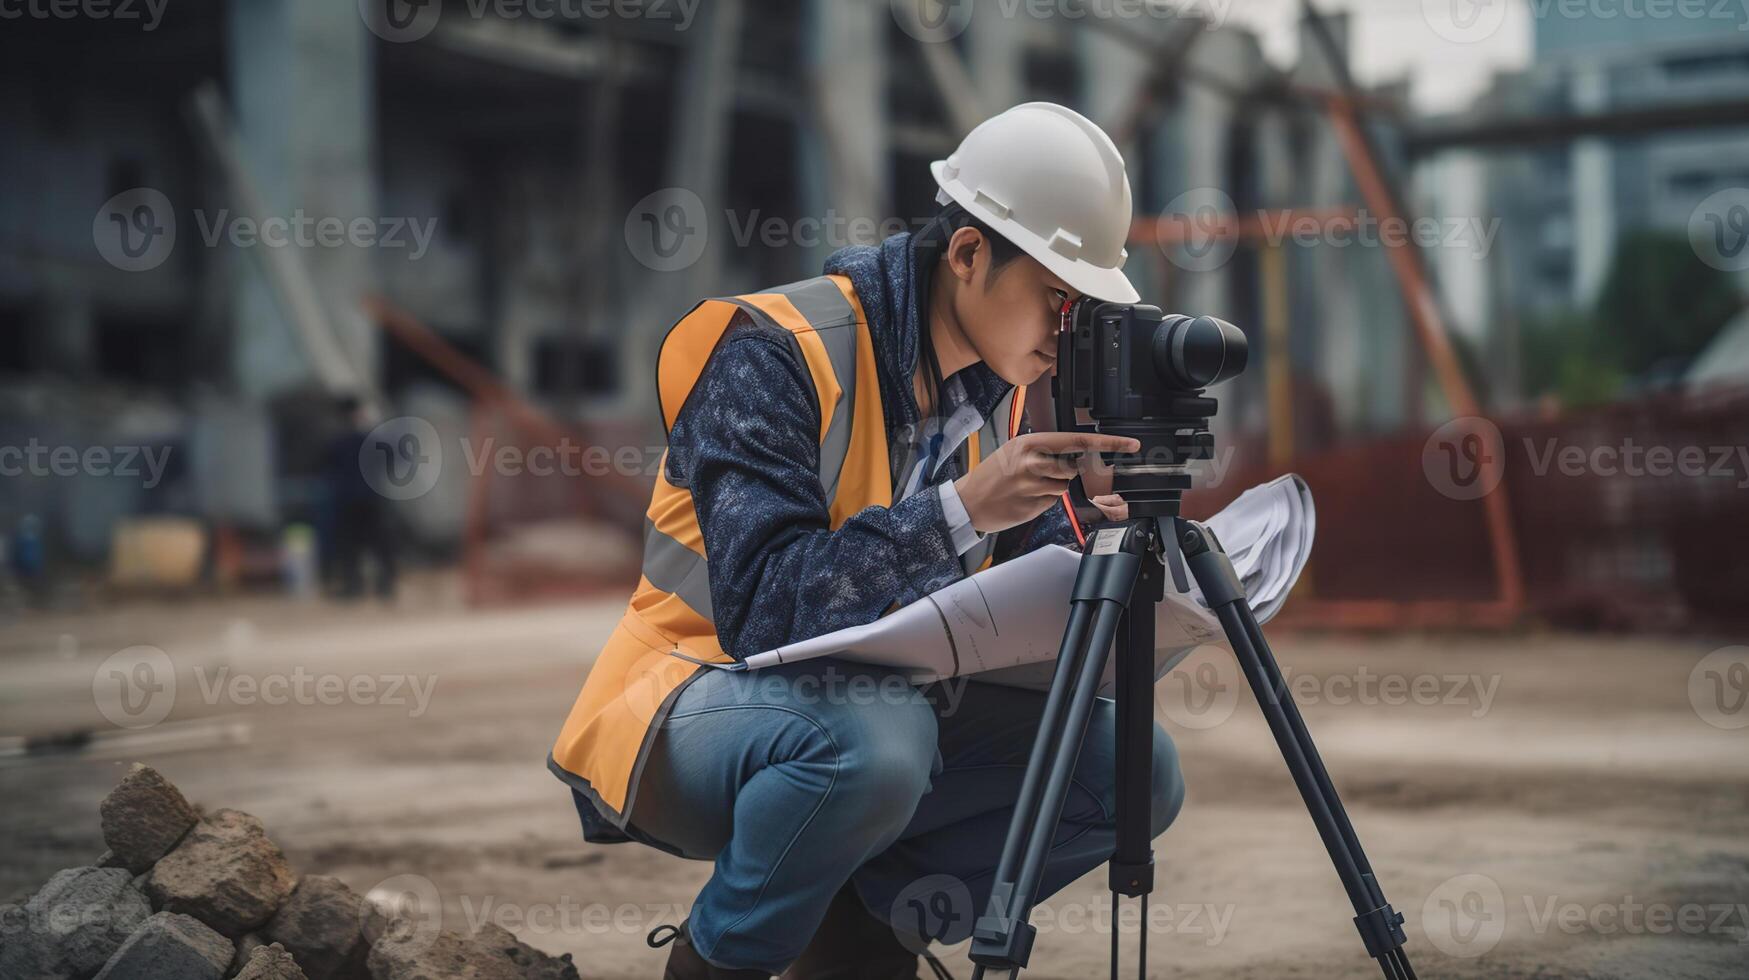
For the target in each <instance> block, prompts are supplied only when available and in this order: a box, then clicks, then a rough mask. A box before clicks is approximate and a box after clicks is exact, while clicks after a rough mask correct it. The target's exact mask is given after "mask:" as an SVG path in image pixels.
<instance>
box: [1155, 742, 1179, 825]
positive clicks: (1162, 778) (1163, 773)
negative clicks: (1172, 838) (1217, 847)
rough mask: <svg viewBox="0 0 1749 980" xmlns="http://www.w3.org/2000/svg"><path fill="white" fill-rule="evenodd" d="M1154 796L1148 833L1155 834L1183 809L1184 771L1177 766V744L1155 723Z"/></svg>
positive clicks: (1174, 818) (1176, 817)
mask: <svg viewBox="0 0 1749 980" xmlns="http://www.w3.org/2000/svg"><path fill="white" fill-rule="evenodd" d="M1153 797H1154V798H1153V806H1152V818H1151V820H1150V823H1149V832H1150V833H1151V834H1152V835H1153V836H1155V837H1158V836H1160V835H1161V834H1163V833H1165V832H1166V828H1167V827H1170V826H1172V821H1174V820H1176V819H1178V811H1179V810H1181V809H1183V808H1184V773H1183V771H1182V770H1181V769H1180V768H1179V765H1178V747H1177V746H1176V745H1174V744H1173V742H1172V736H1170V735H1168V734H1166V730H1165V729H1164V728H1161V727H1160V726H1159V725H1158V724H1156V725H1155V726H1154V772H1153Z"/></svg>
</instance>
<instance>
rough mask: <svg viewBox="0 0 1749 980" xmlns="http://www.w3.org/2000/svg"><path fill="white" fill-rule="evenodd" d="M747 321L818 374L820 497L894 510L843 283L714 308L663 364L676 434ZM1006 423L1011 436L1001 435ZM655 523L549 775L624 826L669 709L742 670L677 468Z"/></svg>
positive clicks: (660, 377) (976, 561)
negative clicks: (723, 628) (715, 600)
mask: <svg viewBox="0 0 1749 980" xmlns="http://www.w3.org/2000/svg"><path fill="white" fill-rule="evenodd" d="M738 314H746V315H748V316H750V317H752V318H753V319H755V320H758V321H762V322H764V323H767V324H776V325H778V326H781V327H783V328H784V329H785V330H786V331H787V332H788V338H789V342H790V345H791V349H793V350H794V351H796V353H797V354H799V355H800V357H801V360H802V362H803V363H804V364H806V365H807V366H808V373H809V375H810V376H811V377H812V379H813V382H814V390H815V393H816V395H817V396H818V404H819V405H820V469H819V475H820V485H821V486H822V487H823V488H824V489H825V491H826V494H825V495H826V499H827V501H828V502H829V508H830V526H831V527H832V528H834V529H836V528H837V527H838V526H839V525H841V524H843V523H844V521H845V520H846V519H847V518H849V517H850V516H851V515H853V514H855V513H857V512H858V511H860V510H862V509H863V508H865V507H869V506H874V505H879V506H882V507H888V506H891V505H892V502H893V487H892V477H891V476H890V474H889V472H888V459H887V433H886V426H885V421H884V414H883V412H882V410H881V393H880V379H879V375H878V374H877V372H876V368H875V349H874V341H873V338H872V337H871V336H870V335H869V331H868V322H867V318H866V317H865V315H864V313H863V309H862V304H861V302H860V301H859V300H858V299H857V296H856V291H855V290H854V289H853V288H852V287H851V283H850V279H849V278H848V277H845V276H820V277H818V278H814V279H805V280H803V281H801V282H796V283H791V284H790V285H787V286H779V287H778V288H776V289H773V290H771V291H769V292H763V293H750V294H748V295H745V296H731V297H726V298H719V299H707V300H705V301H704V302H702V303H700V304H698V305H697V306H695V307H693V309H692V312H690V313H688V314H687V315H686V316H685V317H683V318H681V320H680V322H678V323H676V324H675V325H674V326H673V327H671V328H670V329H669V331H668V335H667V336H666V337H665V338H663V341H662V347H661V350H660V351H659V352H658V353H657V355H656V382H657V389H658V390H657V398H658V401H659V402H660V405H661V410H662V427H663V431H664V432H667V431H669V430H671V429H672V428H673V427H674V420H675V418H676V416H678V415H679V414H680V408H681V406H682V405H684V404H685V403H686V397H687V395H688V394H689V393H691V391H692V389H693V386H694V385H696V384H697V383H698V379H699V376H700V375H701V374H703V372H704V367H705V363H706V361H708V360H709V359H710V355H711V352H712V351H714V350H715V349H716V346H717V341H718V340H720V339H721V338H722V336H723V334H724V332H726V331H727V330H728V329H729V325H730V324H731V323H732V322H733V321H734V319H735V317H736V316H737V315H738ZM1025 391H1026V389H1025V387H1024V386H1021V387H1018V388H1015V389H1013V390H1011V391H1009V392H1008V394H1007V395H1006V396H1004V397H1003V399H1002V401H1001V402H999V403H998V404H997V405H996V407H995V408H994V409H993V410H992V411H991V413H990V417H989V418H987V419H985V421H984V426H983V428H982V429H981V430H979V431H978V432H974V433H972V434H971V435H970V436H969V437H968V438H967V459H968V462H969V464H970V465H972V466H976V465H977V463H978V460H979V458H980V453H979V448H980V442H981V443H982V444H983V445H985V446H990V447H992V449H991V451H994V447H996V446H1000V445H1001V444H1002V443H1004V442H1006V441H1008V439H1010V438H1012V437H1013V436H1014V435H1015V434H1016V433H1017V432H1018V431H1019V428H1020V418H1021V411H1022V408H1023V406H1024V404H1025ZM997 419H1001V420H1003V421H1004V422H1005V423H1006V424H1003V425H997V424H996V420H997ZM662 463H663V465H662V466H661V467H660V468H659V469H658V473H657V477H656V487H655V490H654V491H653V492H652V493H651V495H650V507H649V510H648V511H646V512H645V524H644V563H643V574H642V575H641V576H640V577H639V580H638V587H637V591H635V592H634V593H632V598H631V603H630V605H629V606H628V607H627V608H626V612H625V615H624V616H623V617H622V618H621V619H620V621H619V625H618V626H617V627H616V628H615V629H614V631H613V635H612V636H610V637H608V640H607V645H606V646H605V647H603V648H602V651H601V654H600V656H599V657H598V658H597V659H596V661H595V665H594V666H593V667H592V668H591V669H590V671H589V676H588V678H587V679H586V680H585V681H584V684H583V690H582V692H581V693H579V694H578V695H577V701H576V703H575V704H573V705H572V707H571V714H570V716H569V717H568V718H566V719H565V727H564V729H563V730H562V731H560V732H559V738H558V741H557V743H555V744H554V746H553V752H552V759H551V760H550V766H551V768H552V769H553V771H554V772H555V773H557V774H558V775H559V776H560V777H561V778H562V779H564V780H565V781H566V782H567V783H569V784H570V785H572V786H573V787H575V788H577V789H579V790H582V791H583V792H584V793H585V794H586V795H587V796H589V797H590V798H591V799H592V800H594V801H595V802H596V804H597V805H598V808H599V809H602V810H603V811H604V812H605V813H606V814H607V815H609V816H610V817H612V819H613V821H614V823H615V824H616V825H618V826H619V827H621V828H622V829H623V828H624V826H625V822H626V820H627V819H628V818H629V817H630V815H631V811H632V806H633V803H634V797H635V795H636V790H637V784H638V775H639V773H640V771H641V770H642V768H643V764H644V760H645V758H646V757H647V755H648V753H649V749H650V744H651V742H652V741H653V739H654V735H655V732H656V730H657V729H658V728H659V727H660V726H661V721H662V719H663V718H664V717H666V715H667V713H668V709H669V706H670V705H672V704H673V703H674V699H675V698H676V697H678V696H679V693H680V691H681V690H682V689H683V688H684V687H685V686H686V685H687V683H688V682H690V681H691V680H692V679H693V678H695V677H698V676H700V675H701V674H702V673H703V672H704V671H707V670H715V669H717V668H714V667H707V666H702V665H701V664H703V663H718V664H721V663H730V662H732V660H733V658H732V657H730V656H729V655H728V654H727V653H725V652H723V648H722V646H721V645H720V644H719V643H718V642H717V635H716V627H715V625H714V623H713V622H712V620H711V594H710V578H709V575H708V574H707V572H706V564H705V553H704V537H703V533H702V532H701V531H700V529H699V526H698V512H697V510H696V509H695V508H694V507H693V502H692V494H691V492H690V491H689V490H687V489H685V488H682V487H677V486H675V485H674V484H672V483H669V482H668V478H667V455H666V454H664V455H663V460H662ZM995 544H996V536H995V535H994V534H991V535H986V536H985V537H984V539H983V540H982V541H981V542H979V544H978V546H977V547H974V548H973V549H972V550H970V551H968V552H966V554H964V555H963V556H961V566H962V567H963V568H964V570H965V571H966V573H967V574H970V573H972V572H975V571H977V570H978V569H980V568H984V567H987V566H988V565H989V564H990V562H991V560H992V557H993V552H994V549H995Z"/></svg>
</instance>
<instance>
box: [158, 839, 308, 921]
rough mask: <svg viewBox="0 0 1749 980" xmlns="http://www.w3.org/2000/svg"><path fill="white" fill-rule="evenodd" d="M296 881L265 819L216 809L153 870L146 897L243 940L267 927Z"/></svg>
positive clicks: (162, 906) (163, 907) (159, 904)
mask: <svg viewBox="0 0 1749 980" xmlns="http://www.w3.org/2000/svg"><path fill="white" fill-rule="evenodd" d="M295 883H296V878H295V877H294V876H293V875H292V871H291V868H290V867H288V866H287V865H286V862H285V855H284V854H282V853H281V852H280V850H279V846H278V845H276V844H274V843H273V841H271V840H268V839H267V833H266V831H264V830H263V829H262V827H261V821H259V820H257V819H255V818H254V817H252V816H250V815H249V814H247V813H243V812H242V811H239V810H215V811H214V812H213V813H212V814H211V815H210V816H208V817H206V818H205V819H203V820H201V821H200V823H198V824H196V825H195V827H194V829H193V830H190V831H189V832H188V835H187V836H186V837H184V838H183V839H182V843H180V844H178V845H176V849H175V850H173V851H171V852H170V853H169V854H166V855H165V856H164V857H163V858H161V859H159V861H158V863H157V864H156V865H155V866H153V868H152V873H151V875H150V876H148V877H147V878H146V893H147V894H148V895H150V896H151V897H152V901H153V903H154V904H155V905H157V907H159V908H161V909H168V910H169V911H172V912H181V913H184V914H186V915H192V916H194V917H195V918H197V919H199V920H201V921H202V922H205V923H206V924H207V925H209V926H212V927H213V928H214V929H217V930H218V931H219V932H221V933H223V934H225V935H226V936H231V937H238V936H241V935H243V934H244V933H246V932H248V931H250V930H251V929H255V928H258V927H260V926H261V925H263V924H265V923H266V922H267V920H268V919H269V918H271V917H272V916H273V913H274V912H275V911H277V910H278V909H279V906H280V903H281V902H283V901H285V898H286V896H287V895H289V894H291V891H292V887H293V885H294V884H295Z"/></svg>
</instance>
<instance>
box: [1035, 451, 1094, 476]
mask: <svg viewBox="0 0 1749 980" xmlns="http://www.w3.org/2000/svg"><path fill="white" fill-rule="evenodd" d="M1026 472H1027V473H1029V474H1031V475H1033V476H1037V477H1043V478H1045V479H1051V480H1073V479H1074V478H1075V476H1076V474H1078V473H1080V472H1081V464H1080V463H1078V462H1077V461H1075V460H1072V459H1064V458H1063V457H1061V456H1053V455H1051V454H1049V453H1032V454H1029V455H1028V456H1027V461H1026Z"/></svg>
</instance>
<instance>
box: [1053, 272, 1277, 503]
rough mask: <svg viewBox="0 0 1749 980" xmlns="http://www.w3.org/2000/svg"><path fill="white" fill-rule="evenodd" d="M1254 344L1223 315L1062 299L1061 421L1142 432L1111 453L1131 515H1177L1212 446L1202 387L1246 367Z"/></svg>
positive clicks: (1070, 427) (1210, 405)
mask: <svg viewBox="0 0 1749 980" xmlns="http://www.w3.org/2000/svg"><path fill="white" fill-rule="evenodd" d="M1248 350H1249V347H1248V344H1247V342H1246V340H1245V334H1244V333H1243V332H1241V331H1240V330H1239V328H1238V327H1235V326H1233V325H1232V324H1231V323H1228V322H1226V321H1225V320H1217V319H1215V318H1214V317H1211V316H1198V317H1191V316H1185V315H1184V314H1182V313H1172V314H1164V313H1161V312H1160V308H1159V307H1157V306H1145V305H1138V304H1130V303H1107V302H1104V301H1101V300H1096V299H1092V298H1091V297H1085V296H1084V297H1082V298H1081V299H1078V300H1076V301H1075V302H1073V303H1070V304H1067V305H1065V306H1064V307H1063V312H1062V321H1061V324H1060V325H1059V327H1058V332H1057V373H1056V374H1055V375H1054V376H1053V377H1052V378H1051V395H1052V397H1053V400H1054V402H1055V404H1056V413H1057V419H1056V422H1057V428H1058V429H1059V430H1060V431H1064V432H1072V431H1083V432H1092V431H1098V432H1108V433H1112V434H1115V435H1123V436H1130V437H1132V438H1134V439H1135V440H1137V441H1138V442H1140V443H1141V447H1140V448H1139V449H1138V450H1137V451H1136V452H1133V453H1106V454H1105V458H1106V461H1107V462H1109V463H1111V464H1112V466H1113V468H1114V469H1115V471H1116V472H1115V473H1114V475H1113V478H1112V490H1113V492H1115V493H1118V494H1121V495H1122V496H1123V498H1124V500H1125V501H1127V502H1128V503H1129V505H1130V513H1131V514H1132V515H1134V516H1138V517H1176V516H1178V513H1179V506H1180V503H1181V501H1182V499H1183V496H1184V491H1186V490H1188V489H1190V485H1191V475H1190V466H1191V464H1193V463H1195V462H1196V461H1197V460H1203V459H1213V458H1214V455H1215V441H1214V434H1213V433H1212V432H1210V431H1209V419H1211V418H1213V417H1214V415H1215V412H1216V410H1217V409H1218V408H1219V405H1218V403H1217V402H1216V401H1215V399H1213V398H1210V397H1208V396H1207V395H1205V394H1204V390H1205V389H1206V388H1208V387H1209V386H1211V385H1216V384H1219V383H1220V382H1222V381H1226V380H1228V379H1229V378H1233V377H1237V376H1238V375H1239V373H1240V372H1242V371H1244V370H1245V361H1246V356H1247V353H1248ZM1078 489H1079V488H1078V487H1077V490H1078Z"/></svg>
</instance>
